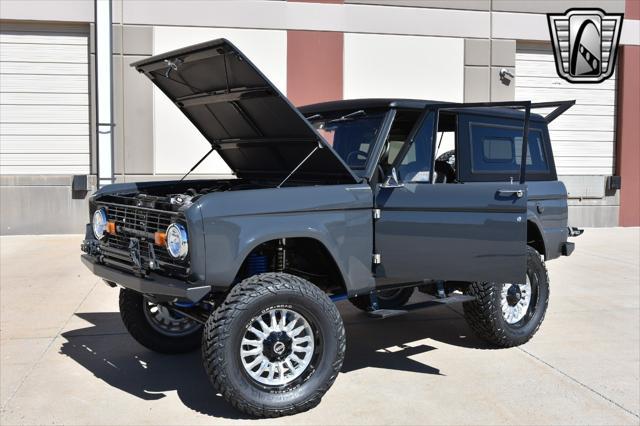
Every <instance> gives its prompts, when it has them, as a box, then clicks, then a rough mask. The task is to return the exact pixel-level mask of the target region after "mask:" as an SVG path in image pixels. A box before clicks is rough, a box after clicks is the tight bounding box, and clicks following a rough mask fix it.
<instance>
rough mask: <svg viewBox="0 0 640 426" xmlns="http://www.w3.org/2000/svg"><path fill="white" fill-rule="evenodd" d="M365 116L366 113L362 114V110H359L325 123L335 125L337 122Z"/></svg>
mask: <svg viewBox="0 0 640 426" xmlns="http://www.w3.org/2000/svg"><path fill="white" fill-rule="evenodd" d="M365 115H367V113H366V112H364V110H363V109H359V110H358V111H354V112H350V113H349V114H346V115H343V116H342V117H340V118H335V119H333V120H329V121H327V123H337V122H339V121H347V120H352V119H354V118H357V117H362V116H365Z"/></svg>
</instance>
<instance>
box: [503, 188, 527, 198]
mask: <svg viewBox="0 0 640 426" xmlns="http://www.w3.org/2000/svg"><path fill="white" fill-rule="evenodd" d="M498 195H500V196H502V197H508V196H510V195H515V196H516V197H518V198H522V197H524V191H523V190H522V189H498Z"/></svg>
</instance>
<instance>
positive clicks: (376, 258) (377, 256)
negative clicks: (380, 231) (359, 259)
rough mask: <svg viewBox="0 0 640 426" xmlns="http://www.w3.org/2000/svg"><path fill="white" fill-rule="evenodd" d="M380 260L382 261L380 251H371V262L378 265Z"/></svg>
mask: <svg viewBox="0 0 640 426" xmlns="http://www.w3.org/2000/svg"><path fill="white" fill-rule="evenodd" d="M381 262H382V257H381V256H380V253H373V264H374V265H379V264H380V263H381Z"/></svg>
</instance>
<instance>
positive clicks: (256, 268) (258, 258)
mask: <svg viewBox="0 0 640 426" xmlns="http://www.w3.org/2000/svg"><path fill="white" fill-rule="evenodd" d="M268 269H269V259H268V258H267V256H264V255H262V254H258V253H251V254H250V255H249V258H248V259H247V275H248V276H250V277H251V276H253V275H258V274H262V273H264V272H267V270H268Z"/></svg>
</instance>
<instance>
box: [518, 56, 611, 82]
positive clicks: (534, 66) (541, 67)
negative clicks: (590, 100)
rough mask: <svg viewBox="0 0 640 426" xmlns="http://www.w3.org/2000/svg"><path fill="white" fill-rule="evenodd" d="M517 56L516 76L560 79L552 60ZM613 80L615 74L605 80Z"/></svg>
mask: <svg viewBox="0 0 640 426" xmlns="http://www.w3.org/2000/svg"><path fill="white" fill-rule="evenodd" d="M517 58H518V56H516V61H517V64H518V69H517V71H518V73H517V76H516V78H520V77H548V78H556V79H558V80H560V79H559V78H558V72H557V71H556V64H555V62H554V61H549V62H539V61H531V60H527V59H522V56H520V58H521V59H517ZM615 80H616V76H615V74H614V75H612V76H611V77H610V78H609V79H608V80H606V81H615ZM560 81H561V82H563V81H564V80H560Z"/></svg>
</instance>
